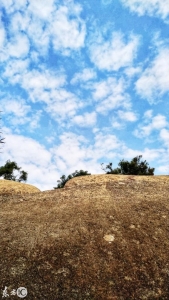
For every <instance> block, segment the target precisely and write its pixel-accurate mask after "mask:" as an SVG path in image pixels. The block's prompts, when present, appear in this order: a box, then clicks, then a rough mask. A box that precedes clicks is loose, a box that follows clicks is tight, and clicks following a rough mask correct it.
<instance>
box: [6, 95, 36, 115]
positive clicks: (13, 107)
mask: <svg viewBox="0 0 169 300" xmlns="http://www.w3.org/2000/svg"><path fill="white" fill-rule="evenodd" d="M1 105H2V106H3V107H4V110H3V111H4V112H5V113H6V114H7V115H11V114H13V115H15V117H17V118H21V117H25V116H26V115H27V113H28V112H30V110H31V106H30V105H26V104H25V101H24V100H23V99H20V98H18V99H16V100H8V99H3V100H1Z"/></svg>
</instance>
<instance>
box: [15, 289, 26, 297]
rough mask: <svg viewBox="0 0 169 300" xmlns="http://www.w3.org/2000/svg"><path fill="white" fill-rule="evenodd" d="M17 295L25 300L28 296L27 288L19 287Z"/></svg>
mask: <svg viewBox="0 0 169 300" xmlns="http://www.w3.org/2000/svg"><path fill="white" fill-rule="evenodd" d="M16 293H17V296H18V297H19V298H25V297H26V296H27V294H28V292H27V289H26V288H25V287H19V288H18V289H17V291H16Z"/></svg>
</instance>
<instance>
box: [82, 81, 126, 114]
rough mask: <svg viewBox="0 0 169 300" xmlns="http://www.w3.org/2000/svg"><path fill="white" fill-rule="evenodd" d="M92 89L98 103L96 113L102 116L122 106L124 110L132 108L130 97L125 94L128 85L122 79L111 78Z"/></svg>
mask: <svg viewBox="0 0 169 300" xmlns="http://www.w3.org/2000/svg"><path fill="white" fill-rule="evenodd" d="M87 88H89V87H88V86H87ZM90 88H91V89H92V90H93V93H92V96H93V99H94V101H95V103H96V111H97V112H99V113H101V114H107V113H108V112H109V111H110V110H112V109H115V108H118V107H120V106H123V109H124V108H126V109H130V108H131V103H130V97H129V95H128V94H127V93H126V92H125V90H126V83H124V81H123V80H122V79H119V80H117V79H115V78H111V77H109V78H108V79H107V80H102V81H100V82H97V83H94V84H92V85H91V86H90Z"/></svg>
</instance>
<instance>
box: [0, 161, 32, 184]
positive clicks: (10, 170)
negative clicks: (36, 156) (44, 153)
mask: <svg viewBox="0 0 169 300" xmlns="http://www.w3.org/2000/svg"><path fill="white" fill-rule="evenodd" d="M20 169H21V168H20V167H18V165H17V163H16V162H14V161H10V160H7V162H6V164H5V165H4V166H1V167H0V177H1V176H3V178H4V179H7V180H13V181H18V182H21V181H27V177H28V173H27V172H25V171H20ZM14 171H18V172H19V175H20V176H19V178H18V179H16V178H17V176H18V175H16V176H15V175H14Z"/></svg>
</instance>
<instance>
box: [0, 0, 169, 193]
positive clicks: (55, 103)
mask: <svg viewBox="0 0 169 300" xmlns="http://www.w3.org/2000/svg"><path fill="white" fill-rule="evenodd" d="M0 73H1V75H0V85H1V89H0V110H1V111H2V113H1V118H2V120H1V132H2V134H1V137H4V138H5V144H4V146H2V147H1V152H2V153H1V156H0V165H1V166H2V165H4V164H5V162H6V161H7V160H8V159H10V160H12V161H15V162H17V164H18V166H19V167H21V168H22V169H23V170H25V171H27V172H28V180H27V183H29V184H33V185H35V186H37V187H38V188H40V189H41V190H49V189H53V187H54V186H57V184H58V183H57V180H59V179H60V177H61V176H62V175H66V176H68V175H69V174H71V173H73V172H74V171H75V170H78V171H79V170H80V169H82V170H85V171H88V172H89V173H91V174H104V171H103V170H102V168H101V163H104V166H106V164H108V163H109V162H112V163H113V168H116V167H117V166H118V163H119V161H120V160H121V159H126V160H129V161H130V160H131V159H132V158H133V157H135V156H137V155H143V157H142V160H146V161H147V162H148V163H149V166H150V167H154V168H155V173H154V174H155V175H162V174H164V175H165V174H169V0H92V1H87V0H83V1H80V0H76V1H75V0H65V1H64V0H63V1H62V0H27V1H26V0H1V1H0Z"/></svg>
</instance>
